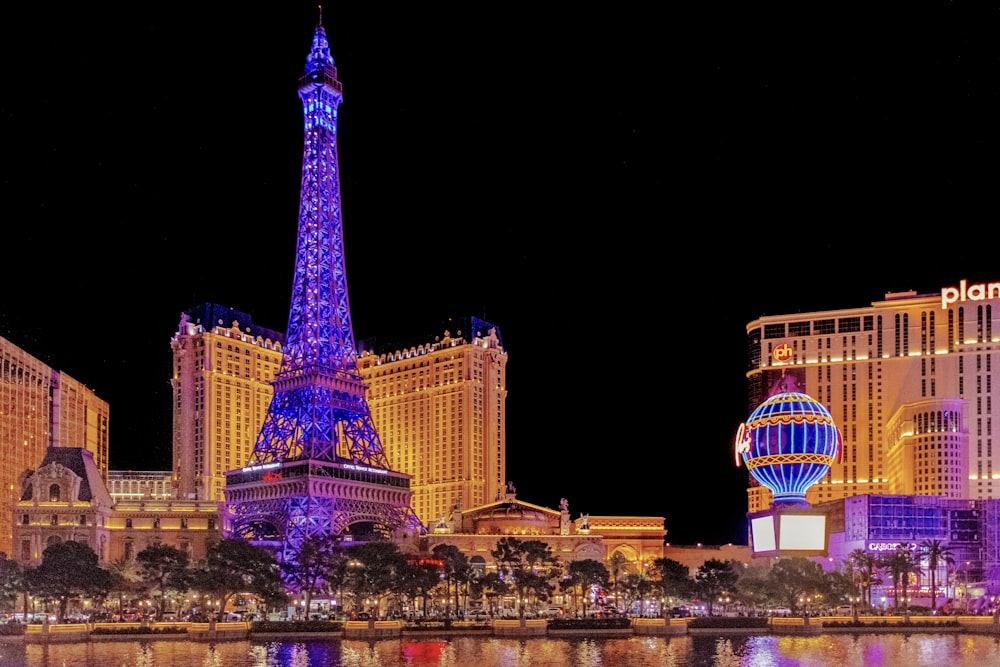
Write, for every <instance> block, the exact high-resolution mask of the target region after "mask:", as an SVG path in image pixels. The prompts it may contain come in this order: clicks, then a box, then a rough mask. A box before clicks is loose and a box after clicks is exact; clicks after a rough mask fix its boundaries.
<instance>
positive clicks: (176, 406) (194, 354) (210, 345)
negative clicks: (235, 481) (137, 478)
mask: <svg viewBox="0 0 1000 667" xmlns="http://www.w3.org/2000/svg"><path fill="white" fill-rule="evenodd" d="M284 340H285V335H284V334H283V333H279V332H277V331H273V330H271V329H265V328H263V327H259V326H257V325H255V324H254V323H253V322H252V321H251V319H250V316H249V315H248V314H246V313H242V312H240V311H238V310H233V309H231V308H226V307H224V306H219V305H216V304H211V303H206V304H202V305H200V306H196V307H194V308H190V309H188V310H186V311H184V312H183V313H181V319H180V323H179V324H178V326H177V331H176V332H175V333H174V335H173V337H172V338H171V339H170V349H171V350H172V352H173V376H172V377H171V380H170V385H171V387H172V397H173V468H172V471H171V472H172V475H173V483H174V490H175V494H176V497H177V498H182V499H188V500H211V501H215V502H222V501H223V500H224V499H223V493H222V491H223V489H224V488H225V484H226V476H225V473H226V471H227V470H235V469H237V468H242V467H243V466H245V465H246V462H247V459H248V458H249V457H250V452H252V451H253V447H254V443H255V442H256V440H257V434H258V433H259V432H260V426H261V424H262V423H263V421H264V415H266V414H267V406H268V404H269V403H270V402H271V396H272V394H273V393H274V391H273V389H272V388H271V384H270V383H271V380H273V379H274V376H275V375H276V374H277V372H278V369H279V368H280V367H281V346H282V344H283V343H284Z"/></svg>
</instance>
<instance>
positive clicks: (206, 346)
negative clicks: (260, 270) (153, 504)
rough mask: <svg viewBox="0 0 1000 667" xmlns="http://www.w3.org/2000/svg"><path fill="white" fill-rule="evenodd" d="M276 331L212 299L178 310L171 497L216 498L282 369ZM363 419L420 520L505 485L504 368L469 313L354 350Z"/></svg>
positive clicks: (492, 336) (491, 496)
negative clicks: (363, 389) (366, 416)
mask: <svg viewBox="0 0 1000 667" xmlns="http://www.w3.org/2000/svg"><path fill="white" fill-rule="evenodd" d="M284 339H285V335H284V334H283V333H280V332H277V331H272V330H270V329H264V328H262V327H258V326H256V325H254V324H253V322H252V321H251V319H250V316H249V315H248V314H246V313H243V312H240V311H236V310H232V309H230V308H225V307H222V306H218V305H215V304H202V305H200V306H197V307H195V308H191V309H189V310H186V311H184V313H182V315H181V321H180V324H179V325H178V329H177V332H176V333H175V334H174V336H173V337H172V338H171V341H170V346H171V349H172V351H173V378H172V379H171V385H172V387H173V438H174V440H173V470H172V475H173V479H174V485H175V488H176V493H177V495H176V497H177V498H185V499H192V500H212V501H216V502H221V501H223V500H224V498H223V489H224V487H225V473H226V471H227V470H235V469H238V468H241V467H243V466H244V465H246V462H247V459H248V457H249V456H250V453H251V451H252V450H253V447H254V442H255V441H256V438H257V434H258V433H259V431H260V428H261V425H262V423H263V421H264V417H265V415H266V413H267V406H268V403H269V402H270V400H271V396H272V394H273V390H272V387H271V384H270V383H271V381H272V380H273V379H274V376H275V375H276V374H277V372H278V370H279V369H280V366H281V348H282V344H283V343H284ZM358 347H359V348H364V349H362V350H361V351H360V353H359V355H358V369H359V371H360V372H361V376H362V378H363V379H364V381H365V383H366V384H367V385H368V392H367V397H368V403H369V407H370V409H371V413H372V421H373V422H374V424H375V428H376V431H377V432H378V434H379V438H380V439H381V442H382V447H383V449H384V451H385V454H386V457H387V458H388V460H389V464H390V468H392V470H394V471H397V472H403V473H406V474H408V475H412V476H413V479H412V480H411V483H410V484H411V485H410V489H411V490H412V491H413V498H412V507H413V510H414V511H415V512H416V514H417V516H418V517H419V518H420V520H421V522H422V523H424V525H429V524H430V522H432V521H434V520H436V519H438V518H440V517H441V516H442V515H444V514H447V513H449V512H451V511H452V509H454V508H455V507H456V505H457V506H458V507H465V508H470V507H478V506H480V505H483V504H485V503H487V502H491V501H494V500H496V499H497V498H499V496H500V494H501V492H502V491H503V488H504V484H505V483H506V480H505V479H504V476H505V474H506V446H507V441H506V431H505V424H506V398H507V390H506V375H505V372H506V370H505V369H506V365H507V353H506V352H505V351H504V349H503V342H502V340H501V338H500V330H499V328H498V327H496V326H495V325H492V324H490V323H488V322H484V321H482V320H480V319H478V318H475V317H468V318H459V319H454V320H449V321H448V322H447V323H445V324H444V325H443V326H442V329H441V331H440V332H439V333H438V334H437V335H427V336H425V337H420V338H416V339H413V340H409V341H405V342H400V343H389V344H385V345H377V344H376V342H375V341H374V340H371V339H369V340H368V341H363V342H361V343H359V345H358Z"/></svg>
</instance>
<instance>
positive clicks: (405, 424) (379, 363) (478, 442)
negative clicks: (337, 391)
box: [358, 317, 507, 527]
mask: <svg viewBox="0 0 1000 667" xmlns="http://www.w3.org/2000/svg"><path fill="white" fill-rule="evenodd" d="M359 347H360V348H364V349H362V350H361V353H360V354H359V356H358V368H359V370H360V371H361V376H362V377H363V378H364V380H365V383H366V384H367V385H368V405H369V407H370V408H371V413H372V420H373V421H374V423H375V428H376V429H377V430H378V433H379V436H380V438H381V440H382V446H383V449H384V450H385V453H386V456H387V457H388V459H389V465H390V467H391V468H392V469H393V470H396V471H399V472H403V473H406V474H407V475H412V479H411V481H410V489H411V490H412V491H413V497H412V499H411V503H412V508H413V511H414V512H415V513H416V514H417V516H418V517H419V518H420V521H421V522H422V523H423V524H424V525H425V526H428V527H429V526H430V525H431V524H432V523H433V522H435V521H437V520H439V519H440V518H441V517H444V516H447V515H449V514H450V513H451V512H452V511H453V510H454V509H456V508H465V509H469V508H472V507H479V506H481V505H484V504H486V503H489V502H493V501H495V500H499V499H500V496H501V494H502V493H503V492H504V485H505V483H506V482H505V479H504V477H505V475H506V471H507V458H506V450H507V436H506V423H507V408H506V405H507V386H506V385H507V381H506V377H507V376H506V368H507V353H506V351H504V348H503V341H502V340H501V338H500V329H499V328H498V327H496V326H495V325H493V324H490V323H489V322H484V321H483V320H480V319H478V318H476V317H468V318H460V319H454V320H449V321H448V322H447V323H445V324H444V325H443V330H442V331H441V333H440V335H437V336H433V338H432V337H431V336H426V337H423V338H420V339H416V340H412V341H409V342H406V343H398V344H396V343H394V344H388V345H383V346H375V345H374V343H373V342H370V341H362V342H361V343H360V344H359Z"/></svg>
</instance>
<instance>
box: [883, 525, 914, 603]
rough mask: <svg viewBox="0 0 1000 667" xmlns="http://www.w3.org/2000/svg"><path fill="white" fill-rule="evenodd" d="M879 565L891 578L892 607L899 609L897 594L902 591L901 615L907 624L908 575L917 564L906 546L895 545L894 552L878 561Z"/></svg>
mask: <svg viewBox="0 0 1000 667" xmlns="http://www.w3.org/2000/svg"><path fill="white" fill-rule="evenodd" d="M879 565H880V566H881V567H882V568H883V569H885V570H887V571H888V572H889V574H890V575H891V576H892V601H893V606H894V607H897V608H898V607H899V592H900V589H901V588H902V591H903V614H904V615H905V616H906V620H907V622H909V620H910V606H909V601H908V600H907V595H906V586H907V584H908V583H909V578H910V573H912V572H914V571H915V570H916V567H917V564H916V563H915V562H914V560H913V554H912V553H911V551H910V546H909V545H908V544H897V545H896V550H895V551H893V552H892V553H890V554H886V555H884V556H882V558H880V559H879Z"/></svg>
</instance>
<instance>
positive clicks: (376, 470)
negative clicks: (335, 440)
mask: <svg viewBox="0 0 1000 667" xmlns="http://www.w3.org/2000/svg"><path fill="white" fill-rule="evenodd" d="M344 468H346V469H347V470H360V471H361V472H374V473H378V474H380V475H388V474H389V471H388V470H383V469H382V468H369V467H368V466H359V465H354V464H353V463H345V464H344Z"/></svg>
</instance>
